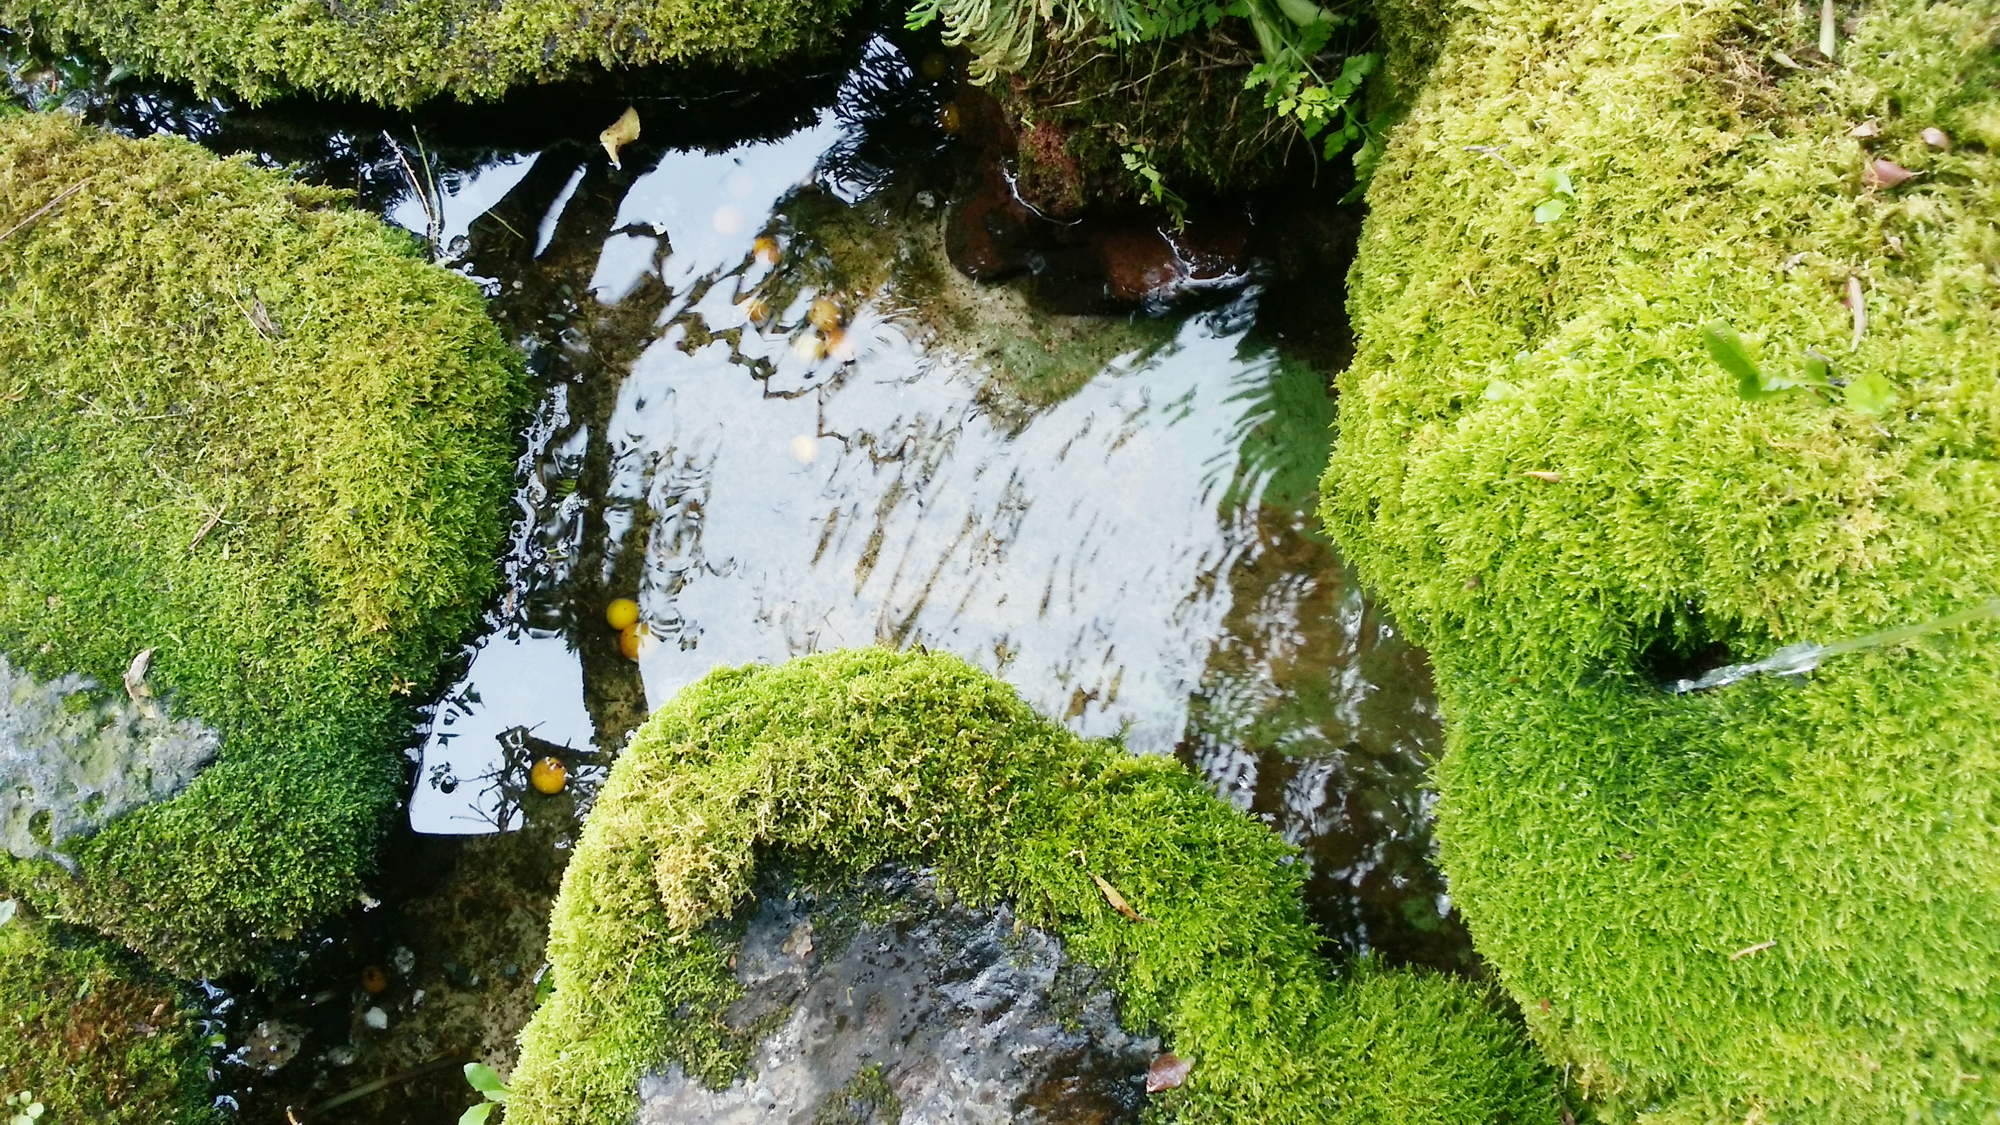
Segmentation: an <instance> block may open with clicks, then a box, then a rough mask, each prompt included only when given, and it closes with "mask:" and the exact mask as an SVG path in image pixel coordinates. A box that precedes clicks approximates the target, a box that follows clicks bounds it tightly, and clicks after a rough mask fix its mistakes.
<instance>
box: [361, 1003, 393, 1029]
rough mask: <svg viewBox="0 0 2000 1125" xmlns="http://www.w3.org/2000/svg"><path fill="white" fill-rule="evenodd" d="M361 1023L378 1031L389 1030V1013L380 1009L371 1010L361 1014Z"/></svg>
mask: <svg viewBox="0 0 2000 1125" xmlns="http://www.w3.org/2000/svg"><path fill="white" fill-rule="evenodd" d="M361 1022H362V1023H365V1024H367V1025H368V1026H369V1027H372V1028H374V1029H375V1030H377V1031H387V1030H389V1013H387V1012H385V1011H383V1010H382V1009H380V1008H370V1009H368V1010H367V1011H365V1012H363V1013H361Z"/></svg>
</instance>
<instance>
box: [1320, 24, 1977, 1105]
mask: <svg viewBox="0 0 2000 1125" xmlns="http://www.w3.org/2000/svg"><path fill="white" fill-rule="evenodd" d="M1817 11H1818V10H1817V8H1816V7H1812V8H1811V11H1810V12H1808V11H1806V10H1805V9H1795V8H1793V7H1791V6H1789V5H1784V6H1780V5H1770V6H1759V5H1756V4H1747V3H1734V2H1724V0H1702V2H1698V3H1694V4H1666V3H1659V2H1657V0H1609V2H1605V3H1599V2H1597V0H1591V2H1588V3H1585V2H1581V0H1503V2H1500V3H1493V4H1481V5H1465V6H1464V7H1463V9H1461V14H1460V15H1459V16H1458V18H1457V20H1456V22H1455V23H1452V24H1451V25H1450V26H1451V32H1450V35H1449V37H1448V39H1447V40H1446V41H1445V42H1444V44H1443V45H1442V47H1441V48H1440V49H1439V51H1438V55H1437V61H1436V62H1435V63H1434V64H1433V65H1432V67H1431V69H1430V71H1429V75H1428V79H1427V82H1426V84H1425V86H1424V87H1423V91H1422V94H1421V96H1420V97H1419V98H1418V99H1417V101H1416V103H1415V105H1414V108H1413V109H1412V110H1411V112H1410V114H1409V116H1408V117H1407V119H1406V120H1405V121H1404V122H1403V123H1402V124H1401V125H1400V126H1399V127H1398V129H1397V130H1396V132H1395V133H1394V135H1393V138H1392V142H1391V143H1390V145H1389V146H1388V149H1387V151H1386V152H1385V154H1384V156H1383V158H1382V162H1381V164H1380V165H1379V167H1378V169H1377V171H1376V173H1375V178H1374V181H1373V186H1372V188H1371V190H1370V195H1369V200H1370V206H1371V212H1370V215H1369V217H1368V220H1367V226H1366V229H1365V232H1364V235H1363V238H1362V242H1361V251H1360V259H1359V260H1358V261H1357V263H1356V265H1355V268H1354V271H1353V278H1352V281H1353V284H1352V290H1351V292H1352V298H1351V304H1350V311H1351V312H1352V313H1353V317H1354V322H1355V325H1356V328H1357V332H1358V336H1359V339H1358V355H1357V359H1356V361H1355V363H1354V365H1353V367H1352V368H1351V369H1349V370H1348V371H1347V372H1346V374H1345V375H1343V376H1342V378H1341V381H1340V392H1341V397H1340V417H1339V422H1338V440H1337V443H1336V447H1335V450H1334V454H1333V456H1332V459H1331V462H1330V466H1329V468H1328V470H1327V473H1326V477H1325V479H1324V482H1323V496H1324V499H1323V508H1322V512H1323V515H1324V517H1325V521H1326V524H1327V526H1328V527H1329V528H1330V529H1331V530H1332V532H1333V533H1334V535H1335V536H1336V538H1337V540H1338V542H1339V544H1340V546H1341V549H1342V551H1343V553H1344V554H1346V556H1347V557H1348V558H1350V559H1352V560H1353V561H1354V562H1355V563H1356V564H1357V566H1358V567H1359V569H1360V572H1361V574H1362V575H1363V577H1364V579H1365V580H1366V581H1368V582H1369V583H1370V584H1371V585H1373V586H1374V587H1375V588H1376V589H1378V590H1379V591H1381V592H1382V593H1383V594H1384V595H1385V597H1386V601H1387V602H1388V604H1389V605H1390V606H1391V607H1392V608H1393V610H1394V612H1395V613H1396V616H1397V620H1398V621H1399V622H1401V623H1402V624H1403V625H1404V626H1405V627H1406V628H1409V629H1411V630H1412V631H1413V632H1414V633H1415V634H1416V639H1418V640H1419V641H1420V642H1421V643H1423V644H1424V645H1426V646H1427V647H1428V648H1429V650H1430V653H1431V656H1432V660H1433V663H1434V666H1435V668H1436V672H1437V682H1438V689H1439V696H1440V701H1441V703H1442V706H1443V709H1444V714H1445V716H1446V719H1447V728H1448V749H1447V753H1446V755H1445V757H1444V758H1443V760H1442V762H1441V763H1440V765H1439V766H1438V768H1437V779H1438V784H1439V787H1440V790H1441V801H1440V805H1439V812H1438V816H1439V820H1438V836H1439V839H1440V843H1441V849H1442V854H1441V858H1442V863H1443V865H1444V868H1445V870H1446V873H1447V874H1448V875H1449V876H1450V878H1451V881H1452V891H1453V897H1454V899H1455V900H1456V901H1457V903H1458V904H1459V906H1460V908H1461V909H1462V910H1463V912H1464V915H1465V917H1466V919H1467V921H1468V923H1469V925H1470V927H1471V930H1472V933H1473V935H1474V938H1475V940H1476V942H1477V944H1478V947H1479V950H1480V952H1481V954H1482V955H1483V956H1484V957H1485V958H1486V959H1487V960H1488V962H1489V963H1490V964H1491V965H1492V966H1493V967H1494V968H1495V969H1496V970H1497V972H1498V975H1499V979H1500V980H1501V982H1502V983H1503V984H1504V986H1505V987H1506V989H1507V990H1508V992H1510V993H1511V994H1512V996H1513V997H1514V998H1515V999H1516V1000H1517V1001H1518V1002H1519V1003H1520V1006H1521V1008H1522V1009H1523V1011H1524V1013H1525V1015H1526V1019H1527V1021H1528V1026H1529V1028H1530V1029H1531V1031H1532V1032H1533V1033H1534V1035H1535V1037H1536V1039H1537V1040H1538V1041H1539V1042H1540V1043H1541V1044H1542V1046H1543V1047H1544V1048H1545V1049H1546V1050H1547V1052H1548V1053H1549V1054H1550V1056H1551V1057H1552V1058H1553V1059H1554V1060H1556V1061H1557V1062H1560V1063H1563V1064H1566V1065H1568V1066H1570V1067H1571V1068H1572V1069H1573V1073H1574V1074H1575V1075H1576V1076H1577V1077H1578V1078H1579V1079H1580V1080H1581V1081H1582V1082H1583V1083H1584V1084H1585V1086H1586V1087H1587V1088H1588V1089H1589V1090H1591V1091H1592V1092H1594V1093H1595V1094H1596V1095H1597V1096H1598V1098H1599V1099H1600V1102H1601V1105H1602V1108H1603V1114H1604V1116H1605V1117H1606V1118H1607V1119H1609V1120H1614V1121H1616V1120H1634V1119H1641V1118H1643V1119H1644V1120H1647V1121H1650V1122H1661V1123H1665V1122H1694V1121H1722V1120H1731V1121H1745V1120H1756V1121H1769V1122H1790V1121H1799V1122H1804V1121H1813V1122H1876V1121H1886V1120H1917V1119H1922V1120H1925V1121H1938V1122H1974V1121H1980V1122H1987V1121H1991V1120H1993V1119H1994V1117H1995V1115H1996V1114H2000V1021H1996V1018H1995V1016H1996V1013H2000V831H1996V829H1995V810H1996V809H2000V750H1996V747H2000V738H1996V735H1997V734H2000V626H1996V625H1995V624H1994V623H1992V622H1990V621H1989V622H1985V623H1980V624H1972V625H1966V626H1964V627H1962V628H1957V629H1953V630H1950V631H1947V632H1944V633H1941V634H1936V635H1934V636H1932V637H1929V638H1926V639H1924V640H1921V641H1916V642H1911V643H1906V644H1902V645H1898V646H1895V647H1891V648H1886V649H1879V650H1875V651H1872V652H1867V653H1859V654H1854V655H1847V656H1841V657H1838V658H1834V659H1832V660H1830V661H1828V662H1827V663H1826V664H1825V666H1823V667H1821V668H1820V669H1819V670H1818V671H1816V672H1814V673H1812V674H1811V675H1809V676H1806V677H1802V678H1801V679H1800V680H1798V681H1797V682H1787V681H1773V680H1769V679H1763V680H1752V681H1747V682H1744V683H1741V684H1739V685H1737V686H1734V687H1730V688H1726V689H1722V690H1717V691H1713V692H1705V693H1697V694H1691V695H1678V696H1677V695H1671V694H1669V693H1667V692H1665V691H1663V690H1661V687H1660V680H1661V679H1662V678H1666V677H1671V676H1673V675H1674V674H1675V672H1676V670H1677V669H1681V668H1690V667H1695V666H1699V665H1700V664H1702V663H1703V662H1710V663H1712V662H1713V661H1716V660H1735V661H1744V660H1750V659H1755V658H1758V657H1762V656H1764V655H1766V654H1767V653H1769V652H1770V651H1772V650H1773V649H1775V648H1777V647H1779V646H1781V645H1784V644H1788V643H1793V642H1798V641H1802V640H1814V641H1822V642H1823V641H1831V640H1835V639H1839V638H1843V637H1850V636H1855V635H1859V634H1864V633H1867V632H1870V631H1872V630H1874V629H1877V628H1881V627H1885V626H1893V625H1899V624H1904V623H1911V622H1921V621H1925V620H1929V619H1932V618H1935V617H1938V616H1940V615H1942V614H1945V613H1947V612H1950V611H1953V610H1956V609H1960V608H1963V607H1965V606H1968V605H1971V604H1974V603H1976V602H1978V601H1982V600H1983V599H1985V598H1987V597H1990V596H1992V595H1994V594H1996V593H2000V459H1997V458H2000V447H1996V444H1995V440H1996V435H1997V434H2000V305H1996V302H1995V299H1994V295H1995V292H1996V275H2000V225H1996V220H2000V157H1996V147H1995V143H1994V142H1995V141H1996V140H2000V138H1994V137H1991V136H1990V134H1989V133H1988V131H1987V130H1988V126H1989V125H1990V123H1991V122H1993V121H1994V120H1996V119H2000V52H1996V51H1995V49H1994V44H1995V42H1996V37H2000V7H1996V6H1995V5H1994V4H1993V3H1991V2H1986V0H1975V2H1965V3H1956V2H1942V3H1940V2H1928V0H1875V2H1873V3H1869V4H1866V5H1862V6H1858V7H1853V8H1850V7H1843V8H1842V9H1841V12H1842V14H1843V22H1842V24H1841V26H1840V28H1839V29H1838V32H1839V36H1838V38H1839V42H1838V45H1837V51H1836V54H1837V56H1838V62H1833V61H1830V60H1827V59H1824V58H1822V57H1820V56H1819V55H1818V54H1817V52H1816V50H1815V48H1814V44H1815V43H1816V41H1817V39H1818V31H1819V29H1818V19H1817ZM1780 56H1782V58H1781V57H1780ZM1870 122H1872V123H1873V129H1874V130H1877V131H1879V135H1877V136H1875V137H1872V138H1871V137H1868V136H1866V134H1867V133H1869V132H1870V130H1869V129H1862V130H1860V132H1861V133H1862V134H1864V135H1863V136H1860V137H1857V136H1856V135H1855V132H1856V130H1857V127H1859V126H1862V125H1864V124H1867V123H1870ZM1931 128H1936V129H1942V130H1944V131H1946V132H1947V133H1949V134H1950V135H1951V137H1952V138H1953V140H1954V144H1953V146H1952V147H1951V148H1950V150H1949V151H1947V150H1945V149H1942V148H1939V147H1933V146H1932V145H1930V144H1927V143H1926V141H1925V139H1924V131H1925V130H1926V129H1931ZM1877 159H1883V160H1889V161H1893V162H1895V163H1897V164H1899V165H1901V166H1903V167H1906V168H1908V169H1910V170H1912V171H1914V172H1916V173H1918V175H1917V176H1916V177H1915V178H1914V179H1911V180H1910V181H1909V182H1907V183H1905V184H1902V185H1901V186H1898V187H1883V186H1879V185H1876V186H1871V184H1870V182H1869V178H1868V176H1867V172H1866V170H1867V169H1868V168H1869V166H1870V165H1871V163H1872V162H1873V161H1875V160H1877ZM1554 169H1562V170H1566V172H1567V174H1568V176H1569V179H1570V181H1571V183H1572V185H1573V188H1574V198H1573V199H1571V200H1570V201H1569V205H1568V207H1567V210H1566V213H1565V214H1563V215H1562V216H1560V217H1557V218H1555V219H1554V220H1553V221H1549V222H1540V221H1537V216H1536V214H1535V209H1536V207H1537V205H1538V204H1540V203H1542V202H1544V201H1546V200H1547V198H1548V195H1549V187H1548V181H1547V180H1545V179H1544V178H1543V176H1542V173H1543V172H1544V171H1549V170H1554ZM1545 214H1546V212H1545ZM1850 287H1855V288H1858V290H1859V292H1860V293H1861V295H1862V298H1863V300H1864V302H1865V311H1866V314H1867V322H1866V328H1865V331H1864V332H1862V333H1861V334H1860V336H1859V338H1858V340H1857V339H1856V335H1855V322H1856V318H1855V314H1854V311H1853V310H1852V309H1851V308H1850V307H1848V306H1847V305H1846V304H1845V303H1844V297H1845V295H1846V293H1847V292H1848V291H1849V290H1850ZM1716 319H1723V320H1727V321H1729V322H1730V323H1731V324H1733V325H1734V326H1735V327H1736V328H1737V329H1739V330H1740V331H1741V332H1742V333H1743V334H1744V335H1745V336H1746V337H1749V338H1751V339H1752V341H1753V343H1754V344H1755V345H1756V346H1758V347H1759V350H1760V352H1761V357H1762V359H1761V362H1762V364H1763V366H1764V369H1765V371H1766V372H1767V373H1768V374H1771V375H1780V376H1785V377H1790V378H1800V377H1802V375H1803V372H1804V368H1805V359H1806V353H1807V350H1808V349H1816V350H1817V351H1818V352H1820V353H1822V354H1824V355H1825V356H1828V357H1831V358H1832V360H1833V364H1834V367H1835V371H1836V374H1838V375H1840V376H1842V377H1844V378H1848V379H1855V378H1861V377H1864V376H1880V377H1886V378H1887V379H1888V380H1889V381H1890V383H1891V384H1892V385H1893V388H1894V394H1895V400H1896V401H1895V405H1894V408H1893V409H1891V410H1889V411H1888V412H1886V413H1883V414H1880V415H1879V416H1873V415H1868V414H1862V413H1858V412H1856V411H1854V410H1850V409H1848V408H1847V407H1846V406H1845V405H1844V402H1843V395H1842V394H1841V392H1840V391H1838V390H1831V389H1830V390H1829V394H1828V395H1827V396H1826V397H1821V396H1819V395H1815V394H1811V393H1807V392H1791V393H1788V394H1784V395H1779V396H1775V397H1771V398H1765V399H1760V400H1757V401H1745V400H1743V399H1741V398H1739V397H1738V395H1737V393H1736V391H1735V389H1734V388H1735V384H1734V381H1733V377H1732V376H1731V375H1729V374H1728V373H1726V372H1725V371H1723V370H1722V369H1721V368H1720V367H1719V366H1717V365H1716V364H1715V363H1714V362H1712V361H1711V359H1710V358H1709V356H1708V355H1707V353H1706V351H1705V348H1704V345H1703V343H1702V339H1701V328H1702V326H1703V325H1705V324H1707V323H1709V322H1711V321H1714V320H1716ZM1531 474H1538V475H1531Z"/></svg>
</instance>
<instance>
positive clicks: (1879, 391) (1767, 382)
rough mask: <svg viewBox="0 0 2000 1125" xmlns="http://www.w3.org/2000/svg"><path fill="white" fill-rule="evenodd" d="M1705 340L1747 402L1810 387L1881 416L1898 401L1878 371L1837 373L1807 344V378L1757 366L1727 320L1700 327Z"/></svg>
mask: <svg viewBox="0 0 2000 1125" xmlns="http://www.w3.org/2000/svg"><path fill="white" fill-rule="evenodd" d="M1701 340H1702V343H1703V344H1705V345H1707V347H1708V355H1709V358H1710V359H1713V360H1714V361H1715V363H1716V366H1718V367H1720V368H1722V369H1723V370H1724V371H1727V372H1729V373H1730V374H1731V375H1734V376H1736V394H1737V397H1739V398H1741V399H1743V400H1744V401H1745V402H1755V401H1757V400H1759V399H1765V398H1770V397H1771V396H1773V395H1778V394H1783V393H1784V392H1786V391H1798V390H1803V391H1811V392H1812V393H1814V394H1817V395H1819V396H1820V397H1821V398H1823V399H1825V400H1826V401H1828V402H1832V401H1833V400H1834V399H1833V392H1834V391H1836V390H1838V391H1839V392H1840V402H1841V403H1842V405H1844V406H1846V407H1847V408H1848V409H1849V410H1852V411H1854V412H1855V413H1856V414H1865V415H1867V416H1868V417H1870V418H1879V417H1881V416H1882V415H1884V414H1887V413H1888V412H1889V411H1890V409H1891V408H1893V407H1894V406H1895V405H1896V385H1895V384H1894V383H1891V382H1890V381H1889V377H1888V376H1886V375H1884V374H1882V373H1881V372H1879V371H1870V372H1869V373H1867V374H1866V375H1857V376H1855V377H1854V378H1851V379H1842V378H1840V377H1838V376H1837V375H1836V374H1835V373H1834V370H1833V361H1832V360H1830V359H1828V358H1826V357H1825V356H1823V355H1821V354H1820V353H1819V352H1817V351H1815V350H1813V349H1811V348H1807V349H1806V355H1805V362H1804V364H1803V367H1804V369H1805V378H1804V379H1787V378H1785V377H1784V376H1782V375H1770V374H1766V373H1765V372H1764V370H1763V369H1762V368H1760V367H1759V366H1757V360H1756V359H1755V357H1753V356H1752V355H1751V354H1750V346H1749V345H1748V344H1746V343H1744V341H1743V337H1742V336H1740V335H1738V334H1737V332H1736V329H1734V328H1732V327H1730V325H1729V322H1728V321H1726V320H1717V321H1712V322H1710V323H1709V324H1708V325H1707V326H1705V327H1704V328H1702V330H1701Z"/></svg>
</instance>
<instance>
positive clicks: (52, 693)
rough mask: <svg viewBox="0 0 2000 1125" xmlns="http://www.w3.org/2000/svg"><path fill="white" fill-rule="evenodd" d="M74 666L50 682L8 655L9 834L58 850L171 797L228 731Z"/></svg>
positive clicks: (1, 673) (1, 727)
mask: <svg viewBox="0 0 2000 1125" xmlns="http://www.w3.org/2000/svg"><path fill="white" fill-rule="evenodd" d="M144 703H145V704H150V706H145V705H142V704H141V703H139V702H134V701H132V700H130V699H128V698H126V697H125V694H124V689H123V688H118V689H114V690H112V691H107V690H105V689H103V688H101V687H99V685H98V684H97V683H96V682H95V681H93V680H90V679H88V678H86V677H84V676H80V675H76V674H74V673H72V674H70V675H67V676H64V677H62V678H61V679H58V680H54V681H50V682H46V683H45V682H42V681H40V680H37V679H35V678H34V677H33V676H30V675H28V674H27V673H26V672H23V671H21V670H20V669H18V668H16V667H14V666H13V665H12V664H10V663H8V662H7V659H6V658H5V657H0V842H4V843H5V844H6V847H7V850H8V851H9V852H10V853H12V854H13V855H14V856H15V857H16V858H20V859H31V858H34V857H36V856H42V855H54V854H56V853H53V852H51V850H50V849H52V848H55V847H57V846H59V845H61V844H62V842H63V841H64V840H67V839H69V838H71V837H74V836H87V835H90V834H92V833H94V832H96V831H97V830H98V829H100V828H103V827H104V826H105V825H106V824H108V823H110V822H111V820H112V818H114V817H116V816H118V815H120V814H122V813H126V812H130V811H131V810H133V809H136V808H138V807H140V806H142V805H148V804H151V803H153V802H155V801H163V800H166V799H167V798H168V797H171V796H173V795H174V794H175V793H178V792H180V791H181V790H182V789H184V788H186V787H187V784H188V783H189V782H191V781H193V780H194V779H195V775H196V774H198V773H200V772H201V770H202V767H204V766H206V765H208V763H209V762H211V761H213V760H214V759H215V755H216V752H217V751H218V750H220V749H221V746H222V738H221V736H220V735H218V734H216V733H215V732H214V731H212V730H210V729H208V728H207V727H205V726H203V725H202V724H200V723H198V722H194V721H193V720H190V719H176V718H173V717H172V716H170V715H165V714H162V713H161V709H160V707H159V706H158V705H157V704H154V703H153V701H152V700H151V699H147V700H145V701H144Z"/></svg>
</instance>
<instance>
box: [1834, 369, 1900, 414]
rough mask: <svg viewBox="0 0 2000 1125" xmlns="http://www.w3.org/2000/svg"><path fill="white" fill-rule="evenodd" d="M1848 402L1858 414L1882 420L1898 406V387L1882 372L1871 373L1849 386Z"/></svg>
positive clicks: (1851, 408)
mask: <svg viewBox="0 0 2000 1125" xmlns="http://www.w3.org/2000/svg"><path fill="white" fill-rule="evenodd" d="M1846 401H1847V408H1848V409H1849V410H1852V411H1854V412H1855V413H1856V414H1866V415H1868V416H1869V417H1870V418H1880V417H1881V416H1882V415H1884V414H1887V413H1888V412H1889V411H1890V410H1891V409H1892V408H1894V407H1895V405H1896V385H1895V384H1894V383H1891V382H1890V381H1889V377H1888V376H1886V375H1884V374H1882V373H1881V372H1880V371H1870V372H1869V373H1868V374H1866V375H1863V376H1861V377H1859V378H1857V379H1854V380H1853V381H1851V382H1849V383H1848V384H1847V390H1846Z"/></svg>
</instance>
